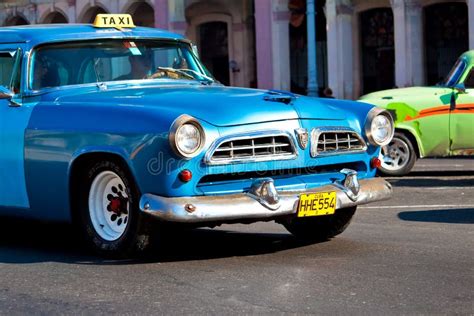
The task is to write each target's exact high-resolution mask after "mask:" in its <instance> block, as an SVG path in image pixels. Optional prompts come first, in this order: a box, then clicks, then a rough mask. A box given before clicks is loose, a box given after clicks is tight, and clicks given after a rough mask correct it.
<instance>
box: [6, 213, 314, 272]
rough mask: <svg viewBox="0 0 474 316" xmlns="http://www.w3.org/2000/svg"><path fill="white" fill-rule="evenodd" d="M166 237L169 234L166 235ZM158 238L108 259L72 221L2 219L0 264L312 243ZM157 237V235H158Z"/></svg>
mask: <svg viewBox="0 0 474 316" xmlns="http://www.w3.org/2000/svg"><path fill="white" fill-rule="evenodd" d="M162 238H163V237H162ZM164 238H166V239H164V240H163V242H161V243H160V242H159V241H160V240H159V239H158V240H155V242H154V243H152V245H151V247H150V249H149V251H147V252H146V253H145V254H143V255H141V256H140V257H139V258H135V259H130V260H108V259H103V258H102V257H100V256H97V255H95V254H93V253H92V252H91V251H90V250H89V249H88V248H86V247H85V246H84V244H83V242H82V240H81V238H79V237H78V236H77V234H76V233H75V230H74V229H73V228H72V227H71V225H65V224H51V223H43V222H36V221H29V220H19V219H10V218H8V219H6V218H0V263H16V264H27V263H36V262H63V263H71V264H91V265H104V264H114V265H117V264H118V265H120V264H140V263H149V262H175V261H189V260H206V259H215V258H227V257H235V256H253V255H262V254H268V253H275V252H279V251H285V250H289V249H294V248H299V247H304V246H308V245H310V244H311V243H308V242H303V241H300V240H298V239H296V238H294V237H293V236H292V235H290V234H289V233H288V234H285V233H243V232H234V231H226V230H215V229H180V230H179V231H175V232H173V233H167V234H166V235H165V237H164ZM155 239H157V238H155Z"/></svg>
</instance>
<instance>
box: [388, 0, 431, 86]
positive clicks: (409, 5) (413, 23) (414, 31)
mask: <svg viewBox="0 0 474 316" xmlns="http://www.w3.org/2000/svg"><path fill="white" fill-rule="evenodd" d="M392 10H393V18H394V29H395V34H394V36H395V84H396V85H397V87H399V88H402V87H410V86H419V85H423V84H424V80H425V71H424V70H425V65H424V56H423V49H424V48H423V43H424V40H423V19H422V7H421V5H420V4H419V2H418V1H416V0H405V1H404V0H392Z"/></svg>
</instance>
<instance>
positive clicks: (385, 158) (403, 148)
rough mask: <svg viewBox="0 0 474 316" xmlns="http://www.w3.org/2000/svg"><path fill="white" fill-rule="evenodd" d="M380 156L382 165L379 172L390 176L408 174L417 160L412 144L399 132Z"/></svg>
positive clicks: (383, 148)
mask: <svg viewBox="0 0 474 316" xmlns="http://www.w3.org/2000/svg"><path fill="white" fill-rule="evenodd" d="M380 156H381V159H380V160H381V161H382V165H381V166H380V168H379V170H380V172H382V173H383V174H385V175H389V176H403V175H406V174H408V173H409V172H410V171H411V169H413V166H414V165H415V162H416V158H417V156H416V152H415V148H414V147H413V144H412V142H411V141H410V140H409V139H408V138H407V137H406V136H405V135H403V134H402V133H399V132H396V133H395V135H394V136H393V139H392V141H391V142H390V144H388V145H387V146H384V147H382V150H381V152H380Z"/></svg>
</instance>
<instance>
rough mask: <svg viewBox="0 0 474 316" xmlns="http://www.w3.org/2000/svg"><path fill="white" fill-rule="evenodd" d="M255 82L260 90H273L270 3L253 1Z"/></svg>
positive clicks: (260, 0)
mask: <svg viewBox="0 0 474 316" xmlns="http://www.w3.org/2000/svg"><path fill="white" fill-rule="evenodd" d="M255 32H256V34H255V35H256V46H257V81H258V87H259V88H260V89H271V88H273V54H272V1H271V0H256V1H255Z"/></svg>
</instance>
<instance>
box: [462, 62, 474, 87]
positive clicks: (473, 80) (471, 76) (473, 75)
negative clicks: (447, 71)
mask: <svg viewBox="0 0 474 316" xmlns="http://www.w3.org/2000/svg"><path fill="white" fill-rule="evenodd" d="M464 85H465V86H466V89H474V67H472V68H471V70H469V73H468V74H467V77H466V79H464Z"/></svg>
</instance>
